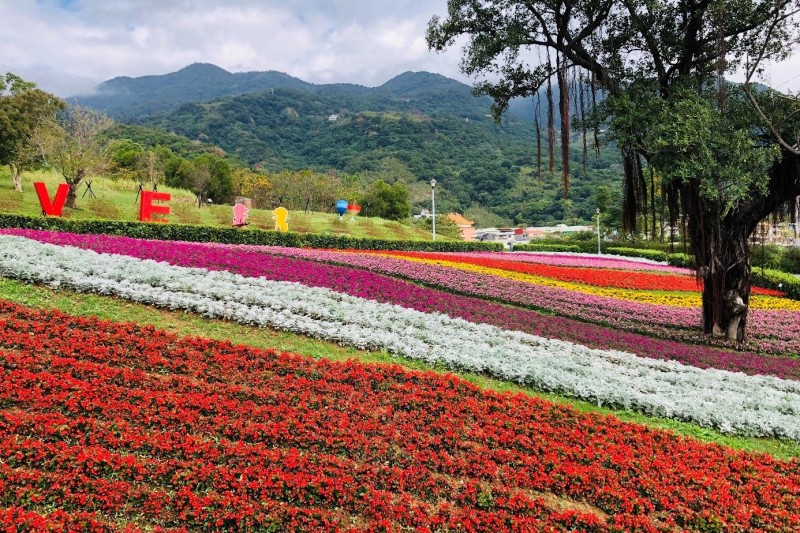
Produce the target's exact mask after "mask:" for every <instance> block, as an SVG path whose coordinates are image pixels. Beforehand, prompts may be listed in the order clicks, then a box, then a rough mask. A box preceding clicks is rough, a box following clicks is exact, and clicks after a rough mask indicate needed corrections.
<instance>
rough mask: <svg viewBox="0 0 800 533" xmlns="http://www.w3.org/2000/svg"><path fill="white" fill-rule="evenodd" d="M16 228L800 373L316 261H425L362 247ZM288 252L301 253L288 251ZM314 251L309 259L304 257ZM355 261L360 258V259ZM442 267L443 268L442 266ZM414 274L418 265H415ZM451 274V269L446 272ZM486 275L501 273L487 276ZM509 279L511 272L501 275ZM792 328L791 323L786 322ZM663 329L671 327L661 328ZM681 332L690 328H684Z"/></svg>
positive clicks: (749, 357)
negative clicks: (345, 249) (355, 250)
mask: <svg viewBox="0 0 800 533" xmlns="http://www.w3.org/2000/svg"><path fill="white" fill-rule="evenodd" d="M13 232H14V233H17V234H20V235H23V236H27V237H29V238H36V239H38V240H41V241H44V242H51V243H54V244H66V245H72V246H78V247H81V248H90V249H93V250H96V251H98V252H106V253H116V254H123V255H129V256H134V257H139V258H144V259H154V260H158V261H165V262H168V263H171V264H174V265H180V266H190V267H203V268H209V269H215V270H226V271H230V272H235V273H238V274H242V275H245V276H264V277H265V278H268V279H276V280H284V281H295V282H299V283H303V284H305V285H309V286H317V287H326V288H330V289H333V290H336V291H339V292H343V293H347V294H351V295H353V296H358V297H362V298H368V299H371V300H376V301H381V302H388V303H394V304H397V305H401V306H404V307H407V308H412V309H416V310H419V311H424V312H440V313H444V314H447V315H449V316H452V317H458V318H463V319H465V320H469V321H472V322H476V323H488V324H492V325H495V326H498V327H501V328H504V329H508V330H518V331H525V332H527V333H532V334H534V335H540V336H543V337H548V338H559V339H563V340H568V341H572V342H576V343H579V344H583V345H586V346H591V347H595V348H602V349H617V350H622V351H627V352H632V353H636V354H639V355H642V356H644V357H651V358H657V359H671V360H676V361H680V362H682V363H685V364H690V365H694V366H698V367H714V368H721V369H726V370H736V371H742V372H746V373H749V374H767V375H774V376H778V377H783V378H787V379H800V359H791V358H779V357H771V356H766V355H761V354H757V353H753V352H739V351H733V350H725V349H715V348H711V347H708V346H702V345H697V344H685V343H681V342H676V341H674V340H668V339H667V338H662V339H658V338H652V337H650V336H644V335H640V334H637V333H633V332H629V331H621V330H619V329H612V328H608V327H604V326H599V325H597V324H588V323H586V322H583V321H576V320H573V319H569V318H564V317H559V316H549V315H541V314H539V313H536V312H534V311H532V310H529V309H523V308H520V307H513V306H507V305H502V304H500V303H495V302H492V301H487V300H486V299H481V298H477V297H471V296H465V295H457V294H453V293H451V292H444V291H441V290H437V289H433V288H429V287H422V286H419V285H417V284H414V283H411V282H409V281H405V280H401V279H397V278H396V277H391V276H386V275H381V274H377V273H375V272H371V271H368V270H364V269H361V268H353V267H346V266H342V265H334V264H330V263H321V262H320V261H323V260H327V261H332V260H337V261H345V260H350V261H355V260H357V259H358V260H360V259H363V260H365V261H366V260H367V259H372V260H374V262H375V265H377V266H375V265H374V266H375V268H380V265H381V264H382V263H387V262H388V263H403V264H404V266H406V267H409V268H411V267H415V268H416V269H417V270H419V271H420V272H427V271H429V270H431V268H432V267H430V265H422V264H412V263H407V262H401V261H399V260H394V259H388V260H387V259H384V258H380V257H375V256H368V255H366V254H363V255H362V254H358V255H355V254H349V253H337V252H325V251H319V250H317V251H314V250H298V249H287V248H265V247H252V246H231V245H219V244H201V243H176V242H164V241H148V240H141V239H130V238H126V237H113V236H105V235H74V234H69V233H55V232H35V231H27V230H26V231H22V230H14V231H13ZM289 255H294V256H303V257H304V258H302V259H301V258H300V257H288V256H289ZM309 259H313V261H311V260H309ZM359 262H360V261H359ZM445 270H446V269H445ZM417 274H418V275H419V272H418V273H417ZM450 277H451V278H452V277H453V276H450ZM484 278H487V283H488V282H489V281H503V280H502V279H500V278H493V277H491V276H484ZM505 281H509V280H505ZM784 327H785V328H787V329H788V328H789V323H787V324H785V326H784ZM663 329H664V331H665V333H664V336H665V337H667V333H666V332H671V333H675V330H670V328H663ZM682 333H683V334H684V335H685V336H688V335H690V332H689V331H683V332H682Z"/></svg>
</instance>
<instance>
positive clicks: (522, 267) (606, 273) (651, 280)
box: [368, 251, 785, 297]
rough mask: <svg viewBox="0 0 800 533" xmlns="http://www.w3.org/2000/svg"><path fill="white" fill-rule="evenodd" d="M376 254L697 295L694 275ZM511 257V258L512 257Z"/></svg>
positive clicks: (757, 290) (460, 256)
mask: <svg viewBox="0 0 800 533" xmlns="http://www.w3.org/2000/svg"><path fill="white" fill-rule="evenodd" d="M368 253H375V254H378V255H390V256H393V257H401V258H414V259H430V260H442V261H445V262H449V263H463V264H470V265H475V266H479V267H486V268H490V269H500V270H507V271H509V272H519V273H521V274H531V275H534V276H541V277H545V278H552V279H556V280H560V281H567V282H574V283H580V284H583V285H592V286H595V287H614V288H619V289H634V290H655V291H670V292H673V291H679V292H693V293H699V292H700V288H699V287H698V284H697V280H696V279H695V278H694V276H689V275H687V274H684V275H675V274H663V273H651V272H641V271H640V272H636V273H635V274H633V273H631V272H630V271H625V270H618V269H610V268H603V269H598V268H585V267H582V268H578V267H566V266H557V265H545V264H531V263H527V262H524V261H515V260H514V259H512V258H509V257H508V256H506V258H503V259H500V258H497V257H476V256H474V255H468V254H466V255H465V254H448V253H437V252H406V251H380V252H378V251H376V252H368ZM512 257H513V256H512ZM751 292H752V293H753V294H763V295H769V296H777V297H781V296H785V293H783V292H781V291H777V290H773V289H762V288H760V287H753V288H752V291H751Z"/></svg>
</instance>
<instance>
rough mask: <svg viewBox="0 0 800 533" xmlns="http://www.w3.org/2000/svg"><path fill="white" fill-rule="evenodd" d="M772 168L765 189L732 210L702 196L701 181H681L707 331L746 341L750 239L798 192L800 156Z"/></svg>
mask: <svg viewBox="0 0 800 533" xmlns="http://www.w3.org/2000/svg"><path fill="white" fill-rule="evenodd" d="M769 172H770V182H769V185H768V187H767V190H766V192H765V193H761V192H760V191H753V194H752V195H751V196H750V197H749V198H747V199H746V200H744V201H743V202H742V203H741V204H740V205H739V206H738V207H737V208H736V209H734V210H731V211H729V212H723V211H722V208H721V206H719V205H717V204H716V203H714V202H710V201H709V202H707V201H706V200H704V198H703V197H702V196H701V194H700V184H699V181H698V180H689V182H688V183H685V184H682V185H680V199H681V204H682V207H683V211H684V213H685V214H686V218H688V225H689V228H688V229H689V231H688V233H689V240H690V242H691V244H692V248H693V251H694V255H695V261H696V263H697V275H698V278H699V279H700V280H702V282H703V331H704V332H705V333H706V334H709V335H712V336H714V337H722V338H725V339H727V340H735V341H739V342H742V341H744V340H746V335H745V332H746V327H747V315H748V308H749V303H750V250H749V248H748V246H747V241H748V239H749V238H750V235H752V234H753V232H754V231H755V230H756V227H758V224H759V222H761V221H762V220H764V219H765V218H766V217H767V216H769V215H770V213H774V212H775V210H776V209H777V208H778V206H779V205H780V204H781V203H783V202H785V201H786V199H787V198H794V197H795V196H796V195H797V194H798V192H800V157H798V156H796V155H793V154H783V157H781V158H780V159H779V160H778V161H776V162H775V164H774V165H773V166H772V168H771V169H770V171H769Z"/></svg>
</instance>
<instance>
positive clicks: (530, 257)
mask: <svg viewBox="0 0 800 533" xmlns="http://www.w3.org/2000/svg"><path fill="white" fill-rule="evenodd" d="M464 255H465V256H467V257H481V258H487V259H500V260H506V261H522V262H525V263H539V264H542V265H553V266H566V267H586V268H614V269H619V270H647V271H652V272H665V273H669V274H687V275H691V273H692V272H691V270H689V269H686V268H681V267H676V266H670V265H662V264H658V263H650V262H643V261H633V260H630V259H624V258H620V257H609V256H599V255H594V256H592V255H559V254H547V253H530V252H514V253H513V254H509V253H502V252H466V253H464Z"/></svg>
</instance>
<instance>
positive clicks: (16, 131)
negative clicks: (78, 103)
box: [0, 72, 65, 191]
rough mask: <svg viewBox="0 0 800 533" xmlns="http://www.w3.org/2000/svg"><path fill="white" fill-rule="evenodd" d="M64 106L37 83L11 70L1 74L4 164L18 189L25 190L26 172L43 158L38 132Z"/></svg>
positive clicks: (1, 160)
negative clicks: (36, 140) (36, 138)
mask: <svg viewBox="0 0 800 533" xmlns="http://www.w3.org/2000/svg"><path fill="white" fill-rule="evenodd" d="M64 107H65V104H64V102H63V101H61V100H59V99H58V98H56V97H55V96H53V95H52V94H49V93H47V92H45V91H42V90H40V89H37V88H36V84H35V83H32V82H28V81H25V80H23V79H22V78H20V77H19V76H17V75H15V74H12V73H11V72H8V73H6V74H5V75H0V164H2V165H8V167H9V170H10V171H11V179H12V182H13V185H14V189H15V190H18V191H21V190H22V179H21V174H22V171H23V170H24V169H25V168H28V167H30V166H31V165H33V164H35V163H36V162H37V161H38V160H39V154H38V152H37V151H36V150H35V149H34V145H33V142H32V140H33V136H34V134H35V133H36V131H37V129H40V128H43V127H46V125H47V124H48V123H49V122H52V119H53V117H54V116H55V114H56V112H58V111H59V110H61V109H63V108H64Z"/></svg>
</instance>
